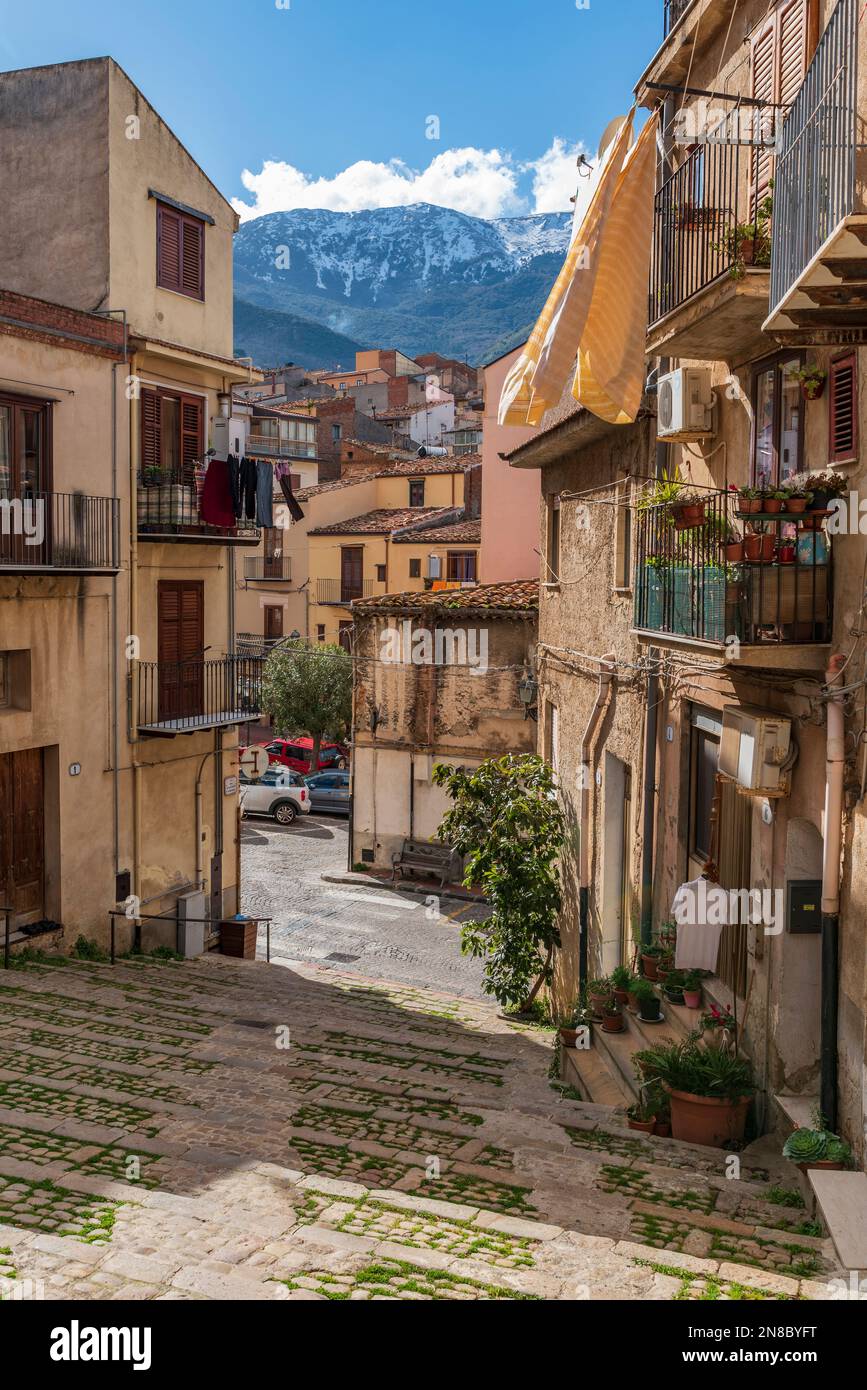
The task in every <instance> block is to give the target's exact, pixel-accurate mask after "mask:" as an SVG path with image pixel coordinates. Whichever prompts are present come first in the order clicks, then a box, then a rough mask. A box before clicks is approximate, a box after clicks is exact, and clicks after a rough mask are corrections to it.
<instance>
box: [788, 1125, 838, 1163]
mask: <svg viewBox="0 0 867 1390" xmlns="http://www.w3.org/2000/svg"><path fill="white" fill-rule="evenodd" d="M827 1148H828V1135H827V1134H826V1132H825V1131H824V1130H823V1129H796V1130H793V1131H792V1133H791V1134H790V1135H789V1137H788V1139H787V1140H786V1142H785V1144H784V1145H783V1158H790V1159H791V1160H792V1162H793V1163H820V1162H822V1160H823V1159H824V1158H825V1153H826V1150H827Z"/></svg>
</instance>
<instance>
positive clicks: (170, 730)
mask: <svg viewBox="0 0 867 1390" xmlns="http://www.w3.org/2000/svg"><path fill="white" fill-rule="evenodd" d="M262 667H263V662H262V659H261V657H259V656H224V657H221V658H219V659H218V660H216V661H138V662H135V663H134V665H133V676H132V689H133V698H134V699H135V701H136V707H137V720H136V723H137V727H138V731H139V733H142V734H156V735H163V736H166V735H168V736H169V737H174V736H175V735H176V734H194V733H197V732H198V731H199V730H201V729H217V728H224V727H227V726H229V725H232V724H245V723H246V722H247V720H249V719H258V718H259V715H260V714H261V687H262Z"/></svg>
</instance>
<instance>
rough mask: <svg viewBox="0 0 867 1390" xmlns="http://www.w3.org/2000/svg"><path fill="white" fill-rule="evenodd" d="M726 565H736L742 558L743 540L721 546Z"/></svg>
mask: <svg viewBox="0 0 867 1390" xmlns="http://www.w3.org/2000/svg"><path fill="white" fill-rule="evenodd" d="M723 550H724V551H725V558H726V564H727V565H738V564H740V562H741V560H742V559H743V558H744V543H743V541H732V543H731V544H730V545H725V546H723Z"/></svg>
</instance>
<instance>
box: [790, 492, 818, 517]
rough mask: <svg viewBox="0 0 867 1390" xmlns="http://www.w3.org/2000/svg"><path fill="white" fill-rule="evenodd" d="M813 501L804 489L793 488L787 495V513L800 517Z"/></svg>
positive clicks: (809, 493)
mask: <svg viewBox="0 0 867 1390" xmlns="http://www.w3.org/2000/svg"><path fill="white" fill-rule="evenodd" d="M812 500H813V494H812V493H811V492H808V491H807V489H806V488H793V489H792V491H791V492H790V493H789V504H788V505H789V512H790V514H791V515H792V516H800V515H801V514H802V513H803V512H805V511H806V510H807V505H808V503H810V502H811V501H812Z"/></svg>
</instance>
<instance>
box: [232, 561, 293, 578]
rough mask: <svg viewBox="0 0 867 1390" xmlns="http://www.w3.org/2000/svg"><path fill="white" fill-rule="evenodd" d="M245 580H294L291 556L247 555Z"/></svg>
mask: <svg viewBox="0 0 867 1390" xmlns="http://www.w3.org/2000/svg"><path fill="white" fill-rule="evenodd" d="M244 578H245V579H259V580H267V579H279V580H281V581H283V580H289V579H291V578H292V560H291V557H290V556H289V555H245V556H244Z"/></svg>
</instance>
